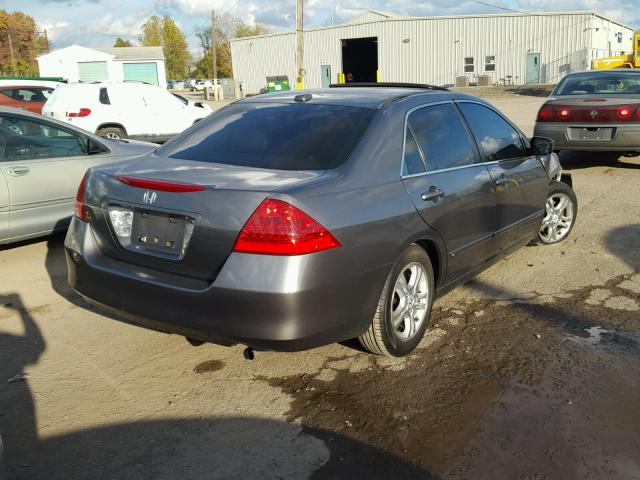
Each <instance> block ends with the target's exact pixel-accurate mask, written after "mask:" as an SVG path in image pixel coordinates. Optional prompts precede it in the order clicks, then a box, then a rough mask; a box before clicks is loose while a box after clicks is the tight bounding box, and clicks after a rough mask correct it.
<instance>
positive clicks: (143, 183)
mask: <svg viewBox="0 0 640 480" xmlns="http://www.w3.org/2000/svg"><path fill="white" fill-rule="evenodd" d="M116 178H117V179H118V180H119V181H121V182H122V183H124V184H126V185H129V186H131V187H136V188H144V189H146V190H158V191H159V192H173V193H184V192H201V191H202V190H206V189H207V187H205V186H204V185H195V184H193V183H181V182H167V181H164V180H151V179H148V178H137V177H123V176H117V177H116Z"/></svg>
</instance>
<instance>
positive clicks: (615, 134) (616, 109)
mask: <svg viewBox="0 0 640 480" xmlns="http://www.w3.org/2000/svg"><path fill="white" fill-rule="evenodd" d="M534 135H535V136H540V137H547V138H551V139H553V141H554V144H555V148H556V149H557V150H590V151H605V152H623V153H626V154H628V155H633V156H635V155H637V154H639V153H640V71H637V70H629V69H612V70H596V71H587V72H578V73H571V74H569V75H567V76H566V77H564V78H563V79H562V81H561V82H560V83H559V84H558V85H557V86H556V88H555V89H554V90H553V91H552V92H551V95H550V96H549V99H548V100H547V102H546V103H545V104H544V105H543V106H542V108H540V111H539V112H538V118H537V120H536V126H535V133H534Z"/></svg>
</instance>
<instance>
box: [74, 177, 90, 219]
mask: <svg viewBox="0 0 640 480" xmlns="http://www.w3.org/2000/svg"><path fill="white" fill-rule="evenodd" d="M88 176H89V175H88V173H85V175H84V177H82V180H81V181H80V185H79V186H78V193H76V201H75V205H74V215H75V216H76V217H77V218H78V219H80V220H82V221H83V222H88V221H89V212H88V211H87V206H86V205H85V203H84V198H85V195H86V192H87V178H88Z"/></svg>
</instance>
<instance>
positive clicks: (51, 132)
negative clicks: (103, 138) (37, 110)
mask: <svg viewBox="0 0 640 480" xmlns="http://www.w3.org/2000/svg"><path fill="white" fill-rule="evenodd" d="M85 154H86V144H85V141H84V138H83V137H82V136H81V135H79V134H76V133H74V132H70V131H68V130H65V129H62V128H58V127H57V126H53V125H50V124H46V123H40V122H36V121H34V120H31V119H29V118H25V117H20V116H14V115H0V161H10V160H27V159H35V158H58V157H74V156H78V155H85Z"/></svg>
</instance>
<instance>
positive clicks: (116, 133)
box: [96, 127, 127, 140]
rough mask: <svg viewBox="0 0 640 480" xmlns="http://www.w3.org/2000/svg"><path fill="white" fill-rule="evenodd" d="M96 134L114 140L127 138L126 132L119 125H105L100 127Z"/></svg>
mask: <svg viewBox="0 0 640 480" xmlns="http://www.w3.org/2000/svg"><path fill="white" fill-rule="evenodd" d="M96 135H98V136H99V137H104V138H111V139H113V140H122V139H124V138H127V134H126V132H125V131H124V130H123V129H122V128H119V127H105V128H99V129H98V131H97V132H96Z"/></svg>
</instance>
